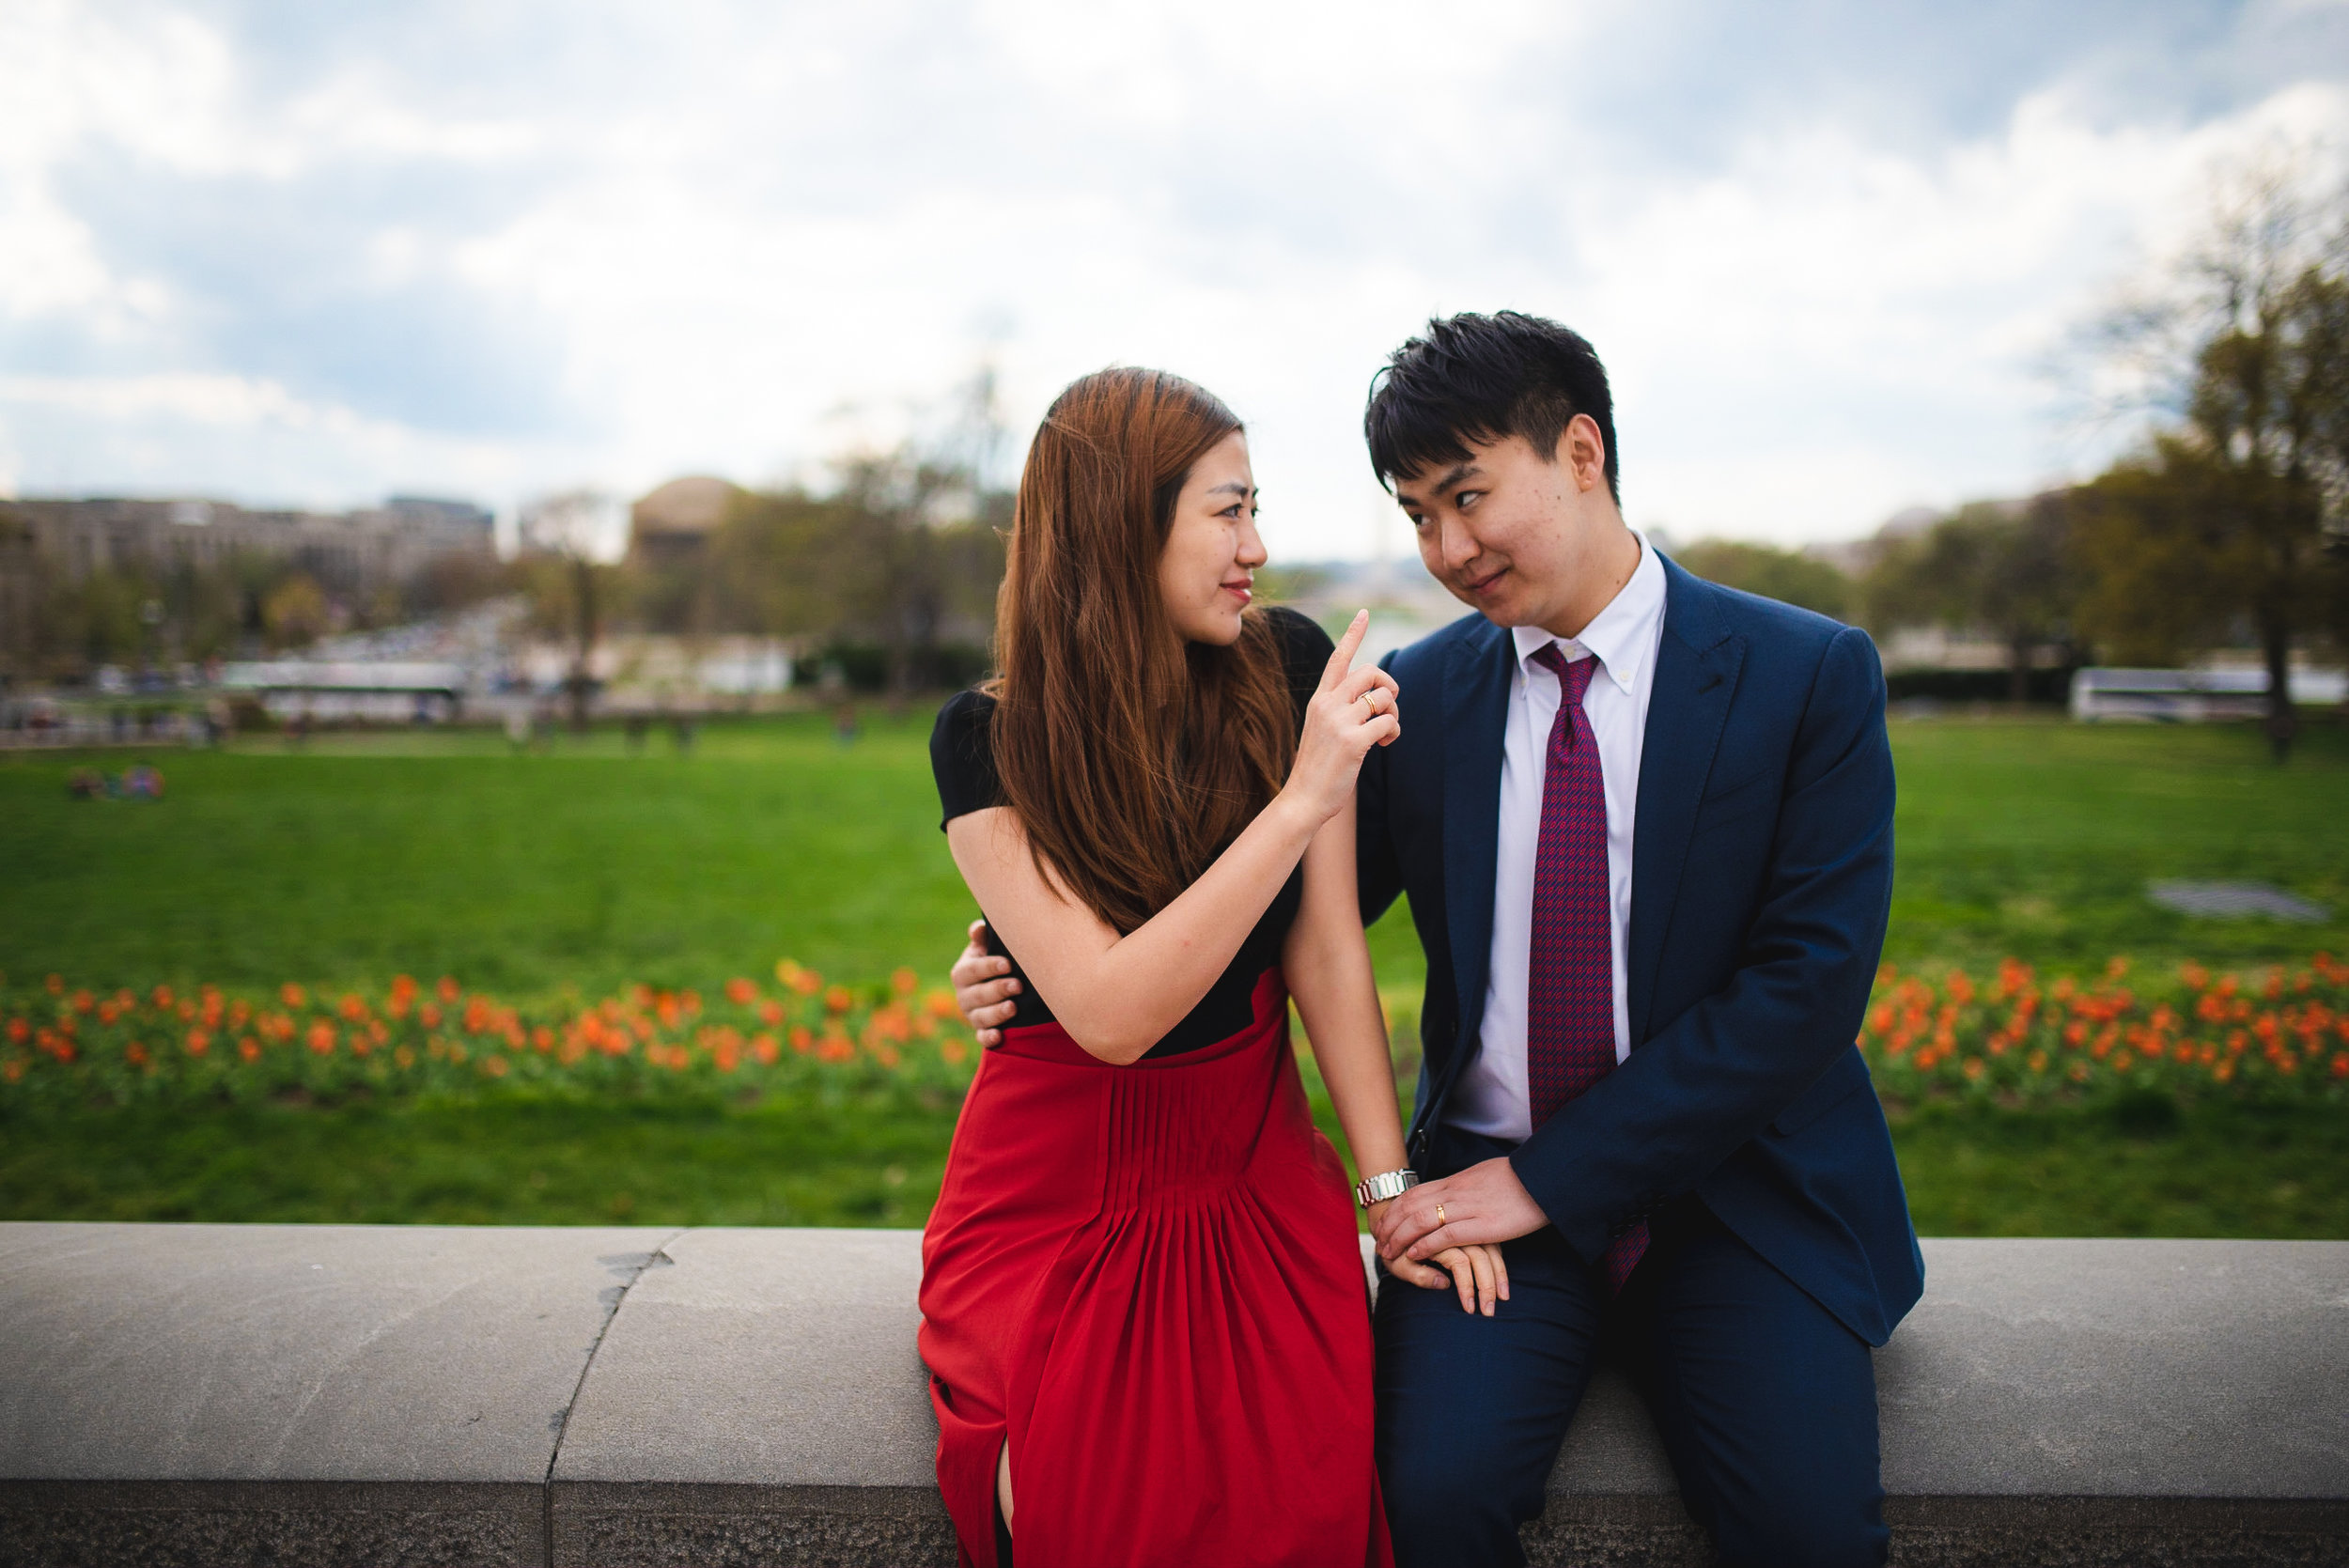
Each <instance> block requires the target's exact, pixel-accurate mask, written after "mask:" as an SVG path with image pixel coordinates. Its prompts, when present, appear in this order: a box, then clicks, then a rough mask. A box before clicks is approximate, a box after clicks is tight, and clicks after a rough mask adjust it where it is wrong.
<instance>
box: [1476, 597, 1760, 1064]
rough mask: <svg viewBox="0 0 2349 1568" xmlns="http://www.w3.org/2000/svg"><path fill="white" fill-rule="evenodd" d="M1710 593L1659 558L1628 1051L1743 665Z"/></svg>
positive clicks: (1638, 827)
mask: <svg viewBox="0 0 2349 1568" xmlns="http://www.w3.org/2000/svg"><path fill="white" fill-rule="evenodd" d="M1712 596H1713V590H1712V589H1711V588H1709V587H1707V586H1706V585H1705V584H1704V583H1703V582H1700V581H1699V580H1697V579H1696V578H1693V577H1690V576H1689V575H1688V573H1687V572H1685V571H1683V570H1682V569H1681V568H1680V567H1676V566H1674V565H1673V564H1672V562H1671V561H1670V560H1669V559H1666V560H1665V561H1664V633H1663V637H1662V639H1661V641H1660V643H1659V644H1658V646H1657V659H1656V683H1655V688H1654V690H1653V691H1652V692H1651V693H1650V695H1649V698H1648V709H1647V735H1646V737H1645V739H1644V740H1643V741H1642V742H1641V753H1640V803H1639V812H1638V816H1637V818H1636V820H1635V822H1634V824H1633V827H1632V834H1631V838H1632V847H1631V952H1630V954H1629V955H1628V957H1627V958H1626V963H1625V970H1626V975H1625V978H1626V983H1627V984H1628V985H1629V986H1630V989H1631V995H1630V998H1629V1001H1630V1013H1631V1041H1632V1044H1633V1046H1634V1047H1637V1046H1638V1045H1639V1043H1640V1042H1641V1041H1642V1040H1644V1039H1645V1038H1646V1037H1647V1033H1648V1023H1649V1018H1648V1012H1649V1008H1650V1006H1651V1004H1652V1002H1653V1001H1654V998H1655V994H1656V976H1657V969H1658V967H1659V966H1660V965H1661V963H1662V960H1663V952H1664V933H1665V932H1666V931H1668V930H1669V929H1671V926H1672V905H1673V902H1674V900H1675V899H1676V898H1677V897H1678V895H1679V891H1680V876H1681V872H1682V870H1683V868H1684V867H1685V866H1686V864H1687V862H1688V837H1689V834H1690V833H1691V832H1692V831H1694V829H1695V827H1696V815H1697V802H1698V801H1699V800H1703V796H1704V783H1705V780H1706V779H1707V778H1708V777H1709V776H1710V775H1711V773H1712V771H1713V756H1714V753H1715V752H1716V751H1717V750H1718V749H1719V745H1720V738H1721V728H1722V725H1723V723H1724V722H1726V721H1727V719H1728V717H1729V705H1730V702H1731V699H1732V698H1733V697H1735V694H1736V691H1737V671H1738V667H1739V666H1740V665H1741V664H1743V663H1744V661H1745V655H1746V645H1745V640H1744V639H1743V638H1739V637H1734V636H1732V635H1730V633H1729V629H1728V628H1727V627H1726V625H1724V624H1723V622H1722V620H1721V618H1720V615H1719V612H1718V611H1717V610H1716V608H1715V606H1714V604H1713V602H1712ZM1486 863H1487V864H1489V863H1490V862H1489V860H1488V861H1487V862H1486ZM1455 961H1456V960H1455ZM1480 972H1481V966H1480Z"/></svg>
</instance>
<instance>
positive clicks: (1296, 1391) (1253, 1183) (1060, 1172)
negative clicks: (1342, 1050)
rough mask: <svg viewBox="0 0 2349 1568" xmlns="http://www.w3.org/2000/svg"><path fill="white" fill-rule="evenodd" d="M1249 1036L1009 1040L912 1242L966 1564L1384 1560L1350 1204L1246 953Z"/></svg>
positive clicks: (1220, 1566) (1100, 1566)
mask: <svg viewBox="0 0 2349 1568" xmlns="http://www.w3.org/2000/svg"><path fill="white" fill-rule="evenodd" d="M1251 1003H1252V1018H1251V1020H1250V1022H1249V1023H1248V1025H1247V1027H1246V1028H1244V1029H1242V1030H1240V1031H1239V1032H1237V1033H1234V1034H1232V1035H1230V1036H1228V1037H1226V1038H1224V1039H1222V1040H1220V1041H1218V1042H1216V1043H1214V1044H1212V1045H1209V1046H1206V1047H1205V1048H1200V1049H1196V1050H1190V1051H1186V1052H1184V1053H1182V1054H1179V1055H1171V1056H1164V1057H1146V1058H1144V1059H1143V1060H1142V1061H1140V1062H1137V1063H1133V1064H1132V1065H1130V1066H1124V1067H1117V1066H1112V1065H1110V1064H1109V1063H1104V1062H1102V1061H1100V1060H1099V1059H1097V1058H1096V1057H1093V1056H1090V1055H1088V1054H1086V1052H1085V1051H1084V1049H1083V1048H1081V1047H1080V1046H1079V1045H1078V1044H1077V1043H1076V1042H1075V1041H1074V1040H1073V1039H1071V1038H1070V1037H1069V1036H1068V1034H1067V1032H1066V1031H1065V1030H1063V1029H1062V1028H1061V1027H1060V1025H1058V1024H1057V1023H1041V1024H1034V1025H1030V1026H1027V1027H1024V1028H1020V1027H1015V1028H1010V1029H1007V1030H1005V1031H1004V1034H1003V1044H1002V1045H1001V1046H999V1047H997V1048H994V1049H992V1050H989V1051H988V1052H987V1053H986V1054H985V1057H984V1059H983V1060H982V1062H981V1064H980V1067H979V1072H978V1076H977V1078H976V1079H975V1080H974V1081H973V1082H972V1086H971V1093H970V1096H969V1098H968V1099H967V1100H966V1101H965V1102H964V1104H963V1108H962V1116H961V1120H960V1122H959V1123H958V1124H957V1126H956V1128H955V1141H954V1150H953V1153H952V1154H951V1155H950V1156H949V1157H948V1159H947V1164H946V1181H945V1188H944V1190H943V1191H942V1192H941V1194H940V1196H939V1202H938V1206H937V1208H936V1209H935V1210H934V1211H933V1212H932V1213H931V1216H930V1222H929V1226H928V1228H927V1229H926V1231H925V1232H924V1234H923V1237H922V1328H921V1349H922V1359H923V1361H924V1362H925V1363H926V1365H927V1366H928V1368H929V1372H930V1394H931V1399H932V1402H933V1403H934V1404H935V1405H936V1406H937V1409H938V1425H939V1440H938V1480H939V1485H940V1488H941V1491H943V1493H944V1494H945V1499H946V1507H947V1511H948V1512H949V1513H950V1514H953V1515H954V1520H955V1530H956V1533H957V1536H958V1537H959V1538H960V1541H961V1545H962V1552H961V1560H962V1562H963V1563H964V1564H965V1565H966V1568H969V1565H972V1564H979V1565H984V1568H994V1565H995V1562H996V1551H995V1462H996V1454H997V1452H998V1450H999V1449H1000V1448H1001V1447H1002V1446H1003V1442H1004V1440H1005V1438H1006V1437H1008V1438H1009V1441H1010V1445H1011V1471H1012V1483H1013V1501H1014V1504H1015V1507H1016V1513H1015V1515H1014V1518H1013V1529H1012V1541H1013V1552H1014V1556H1015V1557H1016V1558H1017V1559H1018V1568H1140V1565H1143V1564H1159V1563H1164V1564H1169V1565H1180V1568H1203V1565H1207V1568H1251V1565H1258V1564H1261V1565H1266V1568H1270V1565H1274V1564H1280V1565H1291V1564H1294V1565H1300V1568H1302V1565H1313V1568H1365V1565H1375V1568H1384V1565H1386V1564H1388V1563H1389V1562H1391V1560H1392V1559H1391V1558H1390V1555H1389V1552H1388V1545H1387V1528H1386V1520H1385V1516H1384V1514H1383V1512H1382V1510H1381V1507H1380V1504H1379V1499H1378V1483H1377V1472H1376V1470H1375V1468H1374V1466H1373V1460H1372V1454H1371V1419H1372V1416H1371V1411H1372V1405H1371V1338H1370V1313H1369V1303H1368V1298H1367V1292H1366V1289H1365V1286H1364V1282H1363V1279H1362V1261H1361V1249H1360V1244H1359V1243H1358V1242H1357V1240H1356V1238H1355V1230H1354V1210H1353V1204H1352V1201H1351V1198H1350V1195H1349V1194H1348V1192H1347V1190H1346V1177H1345V1172H1344V1167H1343V1166H1342V1165H1341V1164H1340V1163H1339V1160H1338V1157H1337V1154H1336V1151H1335V1150H1333V1149H1331V1148H1330V1142H1329V1141H1328V1140H1327V1139H1325V1138H1323V1137H1322V1136H1321V1134H1320V1133H1319V1132H1318V1131H1316V1130H1315V1127H1314V1125H1313V1121H1312V1118H1311V1117H1310V1116H1309V1114H1308V1113H1307V1110H1306V1103H1305V1094H1304V1088H1303V1085H1302V1084H1301V1083H1300V1082H1299V1079H1298V1075H1297V1062H1296V1058H1295V1056H1294V1055H1293V1054H1292V1053H1291V1050H1290V1048H1289V1032H1288V989H1287V986H1285V984H1284V983H1283V980H1282V977H1281V971H1280V970H1279V969H1278V968H1273V969H1269V970H1265V971H1263V973H1262V974H1261V976H1260V977H1259V978H1258V979H1257V981H1256V984H1255V988H1254V991H1253V993H1252V997H1251Z"/></svg>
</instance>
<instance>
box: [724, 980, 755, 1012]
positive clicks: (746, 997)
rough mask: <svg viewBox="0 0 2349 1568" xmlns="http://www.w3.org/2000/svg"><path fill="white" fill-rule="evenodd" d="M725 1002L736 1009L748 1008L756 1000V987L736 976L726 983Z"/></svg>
mask: <svg viewBox="0 0 2349 1568" xmlns="http://www.w3.org/2000/svg"><path fill="white" fill-rule="evenodd" d="M726 1000H727V1001H730V1002H732V1003H734V1005H735V1006H737V1007H748V1006H749V1005H750V1004H751V1003H752V1002H754V1001H757V1000H758V987H757V986H754V985H752V984H751V983H750V982H749V981H747V980H745V979H743V978H742V977H741V976H740V975H739V974H738V975H736V976H735V977H734V978H733V979H732V980H729V981H727V982H726Z"/></svg>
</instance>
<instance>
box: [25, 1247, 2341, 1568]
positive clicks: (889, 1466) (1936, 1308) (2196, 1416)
mask: <svg viewBox="0 0 2349 1568" xmlns="http://www.w3.org/2000/svg"><path fill="white" fill-rule="evenodd" d="M1925 1252H1926V1261H1927V1265H1928V1269H1929V1273H1930V1283H1929V1286H1928V1290H1927V1294H1926V1296H1925V1300H1924V1302H1923V1303H1922V1305H1921V1306H1920V1307H1919V1308H1918V1310H1917V1311H1916V1312H1915V1313H1914V1314H1913V1315H1912V1316H1911V1317H1910V1318H1909V1320H1908V1322H1907V1323H1906V1325H1904V1326H1903V1327H1902V1328H1901V1330H1900V1333H1899V1334H1898V1335H1897V1336H1896V1337H1895V1338H1894V1340H1893V1342H1892V1343H1891V1344H1890V1346H1888V1347H1887V1348H1886V1349H1885V1350H1884V1351H1882V1352H1880V1353H1879V1355H1878V1358H1877V1368H1878V1374H1879V1377H1880V1381H1881V1386H1882V1405H1883V1414H1884V1467H1885V1480H1886V1483H1887V1486H1888V1488H1889V1489H1890V1493H1891V1502H1890V1513H1891V1515H1892V1518H1893V1520H1894V1523H1895V1531H1894V1560H1895V1561H1896V1562H1901V1563H1914V1564H1926V1563H1933V1564H1941V1563H1993V1562H1997V1563H2008V1562H2035V1563H2111V1564H2124V1563H2125V1564H2155V1563H2172V1562H2175V1563H2185V1562H2229V1563H2232V1562H2241V1563H2266V1562H2294V1563H2311V1562H2349V1244H2336V1243H2317V1242H2296V1243H2295V1242H2191V1241H2142V1242H2129V1241H1929V1242H1927V1243H1926V1244H1925ZM919 1273H920V1259H919V1253H918V1238H917V1237H916V1236H915V1235H914V1234H912V1233H910V1232H894V1231H793V1230H771V1231H730V1230H708V1231H684V1232H678V1231H674V1230H661V1229H634V1230H522V1229H495V1230H493V1229H440V1228H429V1227H381V1228H377V1227H364V1226H204V1225H186V1226H161V1225H154V1226H147V1225H34V1224H13V1225H0V1563H44V1562H54V1563H69V1562H70V1563H77V1564H94V1563H112V1562H139V1563H190V1564H194V1563H227V1562H255V1563H259V1562H270V1563H303V1564H314V1565H324V1564H339V1565H357V1564H406V1563H416V1564H425V1563H465V1564H469V1565H487V1564H508V1563H510V1564H566V1565H569V1564H631V1565H643V1564H672V1563H673V1564H679V1565H685V1564H692V1565H694V1568H722V1565H725V1564H735V1563H743V1564H748V1563H767V1564H775V1563H832V1564H853V1563H886V1564H893V1565H903V1564H915V1563H941V1564H944V1563H951V1562H953V1561H954V1544H953V1537H952V1534H951V1531H950V1530H949V1529H948V1527H947V1523H946V1517H945V1514H944V1512H943V1510H942V1509H941V1506H940V1504H939V1501H938V1498H937V1494H936V1491H935V1489H934V1487H933V1485H932V1480H931V1472H930V1462H931V1444H932V1442H933V1428H932V1425H931V1420H930V1414H929V1409H928V1405H927V1401H926V1394H925V1391H924V1387H923V1379H922V1370H921V1367H920V1364H919V1363H918V1361H917V1360H916V1359H915V1357H914V1352H913V1327H914V1306H913V1301H914V1287H915V1283H916V1281H917V1279H918V1277H919ZM1527 1544H1528V1547H1529V1550H1530V1552H1531V1553H1532V1557H1533V1559H1534V1560H1536V1561H1550V1562H1554V1561H1578V1562H1603V1563H1621V1564H1632V1563H1675V1564H1676V1563H1691V1564H1694V1563H1702V1562H1703V1561H1705V1560H1706V1554H1705V1551H1704V1548H1703V1542H1702V1540H1701V1538H1699V1536H1698V1535H1697V1533H1696V1532H1695V1531H1694V1529H1692V1528H1691V1527H1690V1526H1689V1525H1688V1520H1687V1517H1686V1515H1685V1514H1683V1513H1682V1512H1681V1510H1680V1506H1679V1503H1678V1500H1677V1498H1676V1497H1675V1495H1674V1492H1673V1489H1672V1477H1671V1473H1670V1471H1669V1469H1668V1468H1667V1467H1665V1465H1664V1463H1663V1459H1662V1455H1661V1453H1660V1452H1659V1450H1658V1448H1657V1441H1656V1437H1655V1434H1654V1432H1653V1430H1652V1428H1651V1427H1650V1426H1649V1424H1648V1421H1647V1419H1646V1417H1645V1415H1644V1413H1643V1412H1642V1411H1641V1409H1640V1406H1639V1405H1638V1402H1637V1401H1636V1399H1635V1398H1633V1396H1632V1395H1631V1393H1630V1391H1629V1390H1628V1389H1627V1388H1626V1386H1624V1385H1623V1384H1622V1383H1621V1382H1620V1380H1617V1379H1613V1378H1611V1377H1610V1378H1603V1379H1602V1380H1601V1381H1600V1383H1599V1384H1598V1385H1597V1386H1596V1387H1595V1389H1594V1390H1593V1393H1592V1396H1591V1398H1590V1399H1589V1400H1588V1401H1587V1402H1586V1404H1585V1405H1584V1407H1583V1409H1582V1411H1581V1413H1580V1415H1579V1417H1578V1418H1577V1420H1576V1422H1575V1427H1574V1431H1573V1433H1572V1435H1571V1436H1570V1437H1569V1439H1568V1443H1567V1448H1566V1452H1565V1453H1564V1455H1563V1458H1562V1460H1561V1463H1560V1465H1559V1467H1558V1471H1557V1473H1556V1474H1555V1475H1554V1476H1553V1477H1552V1479H1551V1483H1550V1498H1549V1508H1548V1514H1547V1515H1546V1517H1545V1518H1544V1519H1543V1521H1542V1522H1541V1523H1540V1524H1539V1525H1537V1526H1534V1527H1532V1528H1531V1529H1529V1530H1528V1532H1527Z"/></svg>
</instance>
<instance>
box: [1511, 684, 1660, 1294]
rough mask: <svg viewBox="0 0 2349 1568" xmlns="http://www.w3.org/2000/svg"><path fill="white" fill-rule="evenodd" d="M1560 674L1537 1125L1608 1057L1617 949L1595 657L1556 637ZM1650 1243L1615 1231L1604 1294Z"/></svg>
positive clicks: (1548, 809) (1538, 982)
mask: <svg viewBox="0 0 2349 1568" xmlns="http://www.w3.org/2000/svg"><path fill="white" fill-rule="evenodd" d="M1533 660H1534V662H1535V663H1537V664H1539V665H1541V666H1542V668H1544V669H1546V670H1548V672H1549V673H1550V674H1552V675H1556V676H1557V677H1558V685H1559V688H1560V693H1559V695H1560V700H1559V704H1558V717H1557V719H1556V721H1555V722H1552V723H1551V724H1550V726H1549V745H1548V755H1547V760H1546V762H1545V765H1544V768H1543V772H1542V835H1541V843H1540V847H1539V848H1538V849H1537V850H1536V851H1535V852H1534V857H1533V939H1532V948H1531V951H1530V952H1529V953H1528V955H1527V957H1528V959H1529V962H1528V965H1527V970H1528V973H1529V977H1530V980H1529V984H1528V986H1527V995H1526V1006H1525V1078H1526V1095H1527V1099H1528V1100H1529V1101H1530V1109H1531V1110H1532V1113H1533V1125H1534V1126H1536V1127H1538V1126H1541V1125H1542V1124H1543V1123H1544V1122H1547V1121H1548V1120H1549V1119H1550V1117H1551V1116H1553V1115H1555V1114H1556V1113H1557V1110H1558V1108H1559V1107H1560V1106H1562V1105H1563V1104H1565V1103H1566V1102H1567V1101H1568V1100H1570V1099H1572V1098H1574V1097H1575V1096H1576V1095H1577V1094H1580V1093H1582V1091H1584V1090H1585V1089H1588V1088H1589V1087H1590V1086H1591V1085H1592V1084H1594V1083H1596V1082H1597V1081H1598V1080H1599V1079H1602V1078H1604V1077H1606V1076H1607V1074H1609V1073H1610V1072H1612V1071H1613V1070H1614V1066H1615V953H1614V937H1613V924H1612V921H1611V918H1610V901H1609V898H1608V880H1607V785H1606V779H1605V776H1604V774H1603V773H1602V772H1601V770H1600V768H1599V756H1598V737H1597V736H1595V735H1594V734H1593V733H1592V731H1591V721H1590V717H1589V716H1588V715H1587V714H1585V713H1584V712H1583V711H1582V695H1583V693H1584V692H1586V691H1589V690H1590V687H1591V675H1592V673H1593V672H1594V671H1595V670H1596V669H1597V668H1598V660H1597V659H1596V658H1595V657H1593V658H1588V659H1578V660H1574V661H1573V662H1572V663H1568V662H1567V661H1566V657H1565V655H1564V653H1563V652H1562V651H1561V650H1560V648H1559V646H1558V644H1555V643H1551V644H1548V645H1547V646H1545V647H1543V648H1541V649H1540V650H1539V651H1537V652H1536V653H1535V654H1534V655H1533ZM1646 1250H1647V1221H1646V1220H1644V1219H1639V1220H1634V1221H1633V1222H1632V1223H1631V1225H1629V1226H1628V1227H1627V1228H1626V1229H1625V1230H1623V1231H1621V1232H1618V1233H1617V1234H1616V1235H1615V1237H1614V1239H1613V1240H1612V1241H1610V1243H1609V1244H1608V1247H1607V1252H1606V1255H1605V1256H1604V1257H1603V1258H1602V1259H1601V1260H1600V1263H1601V1265H1602V1266H1603V1267H1604V1268H1605V1270H1606V1273H1607V1282H1608V1290H1609V1292H1610V1294H1612V1293H1613V1292H1615V1291H1620V1290H1621V1289H1623V1283H1624V1281H1626V1280H1627V1279H1629V1278H1630V1277H1631V1270H1632V1269H1633V1268H1634V1267H1635V1266H1636V1265H1638V1264H1639V1261H1640V1257H1641V1254H1642V1253H1643V1252H1645V1251H1646Z"/></svg>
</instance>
